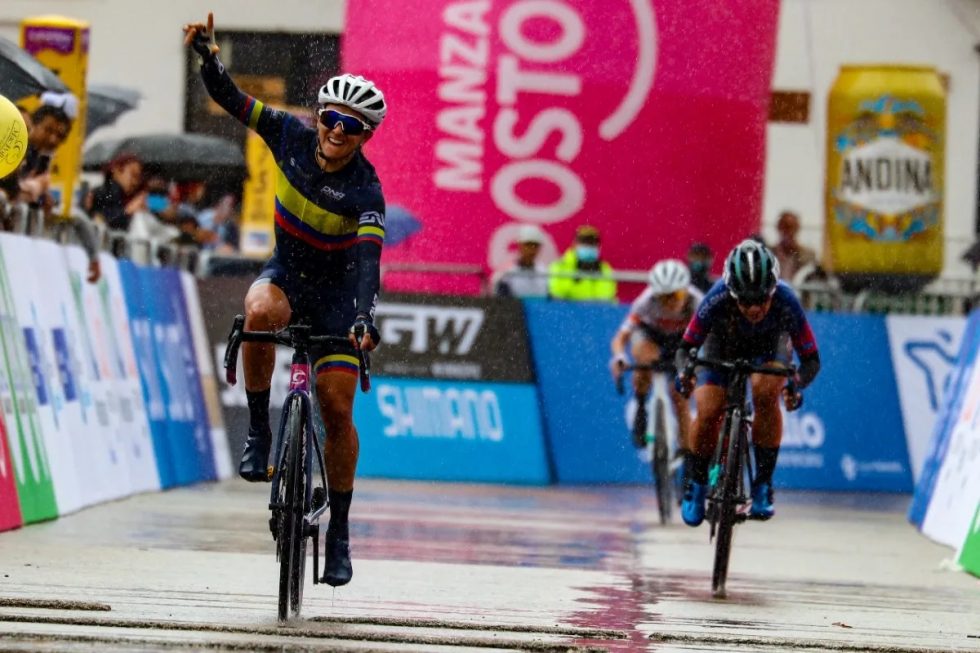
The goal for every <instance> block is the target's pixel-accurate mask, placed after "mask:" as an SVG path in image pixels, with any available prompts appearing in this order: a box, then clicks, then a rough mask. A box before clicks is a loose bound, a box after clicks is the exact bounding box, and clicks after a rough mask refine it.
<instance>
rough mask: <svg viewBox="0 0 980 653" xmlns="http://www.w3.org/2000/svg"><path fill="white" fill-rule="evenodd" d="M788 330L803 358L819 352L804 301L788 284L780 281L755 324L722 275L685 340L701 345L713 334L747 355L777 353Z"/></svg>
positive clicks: (727, 347) (733, 350) (725, 345)
mask: <svg viewBox="0 0 980 653" xmlns="http://www.w3.org/2000/svg"><path fill="white" fill-rule="evenodd" d="M784 333H785V334H788V335H789V337H790V339H791V341H792V343H793V348H794V349H795V350H796V353H797V355H798V356H799V357H800V359H801V360H803V359H811V358H815V357H816V356H817V341H816V339H815V338H814V336H813V330H812V329H811V328H810V322H809V321H808V320H807V319H806V314H805V313H804V312H803V305H802V304H800V300H799V299H797V297H796V293H794V292H793V289H792V288H790V286H789V285H788V284H786V283H785V282H783V281H780V282H778V283H777V285H776V291H775V292H774V293H773V296H772V305H771V306H770V308H769V312H768V313H766V316H765V317H764V318H762V320H761V321H759V322H757V323H755V324H753V323H751V322H749V321H748V320H747V319H745V316H744V315H742V312H741V311H740V310H739V309H738V304H737V303H736V301H735V298H734V297H732V296H731V293H729V292H728V287H727V286H726V285H725V282H724V280H721V279H719V280H718V281H716V282H715V284H714V285H713V286H712V287H711V289H710V290H709V291H708V294H707V295H705V296H704V299H703V300H702V301H701V304H700V305H699V306H698V309H697V311H696V312H695V313H694V316H693V317H692V318H691V322H690V323H689V324H688V325H687V330H686V331H684V342H685V343H686V344H687V345H689V346H691V347H700V346H701V345H702V344H704V341H705V339H706V338H707V337H708V335H709V334H713V335H714V336H715V337H716V338H717V339H718V340H719V341H720V344H721V345H722V348H723V349H724V350H726V351H728V352H731V354H732V355H738V356H744V357H748V358H752V357H756V356H759V355H763V354H767V353H773V354H775V353H776V348H777V346H778V342H779V338H780V336H781V335H782V334H784Z"/></svg>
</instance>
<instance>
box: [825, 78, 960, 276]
mask: <svg viewBox="0 0 980 653" xmlns="http://www.w3.org/2000/svg"><path fill="white" fill-rule="evenodd" d="M945 118H946V94H945V91H944V89H943V85H942V82H941V80H940V78H939V75H938V74H937V73H936V71H935V70H934V69H932V68H927V67H916V66H843V67H842V68H841V72H840V74H839V75H838V77H837V80H836V81H835V83H834V86H833V88H832V89H831V92H830V99H829V107H828V112H827V188H826V211H827V215H826V222H825V225H826V236H827V259H828V260H827V263H828V265H829V266H830V267H831V269H833V270H834V272H836V273H838V274H843V275H847V274H857V275H861V274H873V275H884V276H888V275H893V276H899V277H900V276H913V277H932V276H935V275H938V274H939V273H940V272H941V271H942V267H943V166H944V161H945V141H946V139H945Z"/></svg>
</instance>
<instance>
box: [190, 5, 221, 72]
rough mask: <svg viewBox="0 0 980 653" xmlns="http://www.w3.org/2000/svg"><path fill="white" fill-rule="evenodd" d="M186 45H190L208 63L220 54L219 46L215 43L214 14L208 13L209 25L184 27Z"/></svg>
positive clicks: (193, 24)
mask: <svg viewBox="0 0 980 653" xmlns="http://www.w3.org/2000/svg"><path fill="white" fill-rule="evenodd" d="M184 45H189V46H190V47H191V48H192V49H193V50H194V52H196V53H198V54H199V55H201V59H203V60H204V61H207V60H208V59H211V58H212V57H213V56H214V55H216V54H218V44H217V43H215V41H214V14H213V13H210V12H209V13H208V22H207V25H205V24H204V23H189V24H187V25H184Z"/></svg>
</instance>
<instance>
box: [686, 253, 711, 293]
mask: <svg viewBox="0 0 980 653" xmlns="http://www.w3.org/2000/svg"><path fill="white" fill-rule="evenodd" d="M714 256H715V255H714V252H712V251H711V248H710V247H709V246H708V244H707V243H702V242H695V243H691V246H690V247H689V248H688V250H687V267H688V269H689V270H690V271H691V285H692V286H694V287H695V288H697V289H698V290H700V291H701V292H702V293H707V292H708V290H710V289H711V286H712V285H714V283H715V277H714V276H713V275H712V274H711V263H712V261H713V260H714Z"/></svg>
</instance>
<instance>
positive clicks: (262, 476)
mask: <svg viewBox="0 0 980 653" xmlns="http://www.w3.org/2000/svg"><path fill="white" fill-rule="evenodd" d="M271 446H272V432H271V431H270V432H268V433H264V434H259V435H256V434H255V433H254V432H253V431H251V430H249V432H248V440H246V441H245V453H243V454H242V462H241V464H240V465H239V466H238V475H239V476H241V477H242V478H244V479H245V480H246V481H248V482H249V483H267V482H268V481H269V480H270V479H271V478H272V474H270V473H269V472H270V471H271V468H270V467H269V448H270V447H271Z"/></svg>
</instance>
